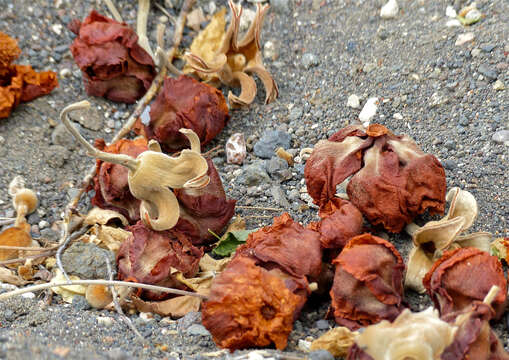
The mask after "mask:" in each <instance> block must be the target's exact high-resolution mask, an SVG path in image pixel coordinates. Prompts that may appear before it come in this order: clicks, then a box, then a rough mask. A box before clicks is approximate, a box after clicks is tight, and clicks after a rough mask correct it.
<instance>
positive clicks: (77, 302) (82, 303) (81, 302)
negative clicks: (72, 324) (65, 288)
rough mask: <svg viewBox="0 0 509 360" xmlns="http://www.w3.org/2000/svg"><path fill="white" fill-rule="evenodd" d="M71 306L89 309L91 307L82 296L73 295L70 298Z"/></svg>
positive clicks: (77, 308) (78, 308)
mask: <svg viewBox="0 0 509 360" xmlns="http://www.w3.org/2000/svg"><path fill="white" fill-rule="evenodd" d="M72 307H73V308H74V309H76V310H78V311H79V310H89V309H90V308H91V306H90V304H89V303H88V301H87V299H85V297H84V296H75V297H73V299H72Z"/></svg>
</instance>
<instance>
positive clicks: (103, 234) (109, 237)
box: [81, 225, 131, 254]
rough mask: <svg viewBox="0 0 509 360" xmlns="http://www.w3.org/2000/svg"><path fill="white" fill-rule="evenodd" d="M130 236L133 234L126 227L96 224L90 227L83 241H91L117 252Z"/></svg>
mask: <svg viewBox="0 0 509 360" xmlns="http://www.w3.org/2000/svg"><path fill="white" fill-rule="evenodd" d="M129 236H131V233H130V232H129V231H126V230H124V229H120V228H116V227H112V226H105V225H96V226H94V227H92V228H90V230H89V233H88V235H84V236H83V237H82V238H81V241H84V242H90V243H92V244H95V245H97V246H99V247H102V248H103V249H108V250H110V251H113V252H114V253H115V254H117V252H118V250H119V249H120V246H121V245H122V243H123V242H124V241H126V240H127V239H128V238H129Z"/></svg>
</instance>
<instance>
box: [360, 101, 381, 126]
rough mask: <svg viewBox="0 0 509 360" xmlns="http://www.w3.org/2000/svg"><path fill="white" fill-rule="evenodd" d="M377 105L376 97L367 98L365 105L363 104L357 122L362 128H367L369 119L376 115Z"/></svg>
mask: <svg viewBox="0 0 509 360" xmlns="http://www.w3.org/2000/svg"><path fill="white" fill-rule="evenodd" d="M377 104H378V98H376V97H372V98H369V99H368V100H367V101H366V104H364V107H363V108H362V110H361V112H360V114H359V120H360V121H361V123H362V125H363V126H365V127H367V126H368V125H369V122H370V121H371V119H372V118H373V117H374V116H375V115H376V111H377V109H378V106H377Z"/></svg>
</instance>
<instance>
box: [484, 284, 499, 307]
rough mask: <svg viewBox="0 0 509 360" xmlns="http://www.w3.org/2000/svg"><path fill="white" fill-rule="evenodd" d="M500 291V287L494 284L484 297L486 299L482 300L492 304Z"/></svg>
mask: <svg viewBox="0 0 509 360" xmlns="http://www.w3.org/2000/svg"><path fill="white" fill-rule="evenodd" d="M499 292H500V288H499V287H498V286H497V285H493V286H492V287H491V289H490V291H488V293H487V294H486V296H485V297H484V300H483V301H482V302H483V303H485V304H488V305H491V303H492V302H493V300H495V298H496V297H497V295H498V293H499Z"/></svg>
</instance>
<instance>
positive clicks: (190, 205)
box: [173, 159, 236, 245]
mask: <svg viewBox="0 0 509 360" xmlns="http://www.w3.org/2000/svg"><path fill="white" fill-rule="evenodd" d="M207 164H208V166H209V168H208V171H207V175H208V176H209V179H210V182H209V184H208V185H207V186H205V187H204V188H202V189H175V190H174V191H175V195H176V196H177V200H178V202H179V205H180V218H179V220H178V222H177V225H175V227H174V228H173V229H174V230H175V231H178V232H181V233H183V234H185V235H186V236H187V237H188V238H189V239H190V240H191V242H192V243H193V245H206V244H210V243H212V242H215V241H217V239H216V238H215V237H214V235H212V234H211V233H210V232H209V230H210V231H212V232H214V233H215V234H219V233H221V231H222V230H223V229H224V227H225V226H226V225H227V224H228V223H229V222H230V219H231V218H232V216H233V214H234V213H235V203H236V200H232V199H227V198H226V194H225V192H224V188H223V184H222V182H221V178H220V177H219V174H218V172H217V169H216V167H215V166H214V163H213V162H212V160H210V159H207Z"/></svg>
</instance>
